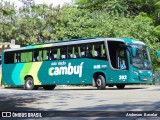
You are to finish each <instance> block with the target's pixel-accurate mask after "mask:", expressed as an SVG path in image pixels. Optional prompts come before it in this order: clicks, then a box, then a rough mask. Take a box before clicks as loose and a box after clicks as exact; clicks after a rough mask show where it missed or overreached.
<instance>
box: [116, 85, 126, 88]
mask: <svg viewBox="0 0 160 120" xmlns="http://www.w3.org/2000/svg"><path fill="white" fill-rule="evenodd" d="M116 87H117V88H118V89H124V87H125V85H116Z"/></svg>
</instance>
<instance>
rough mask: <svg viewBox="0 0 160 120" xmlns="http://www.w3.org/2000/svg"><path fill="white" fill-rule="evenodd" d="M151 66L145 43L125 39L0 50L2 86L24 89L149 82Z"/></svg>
mask: <svg viewBox="0 0 160 120" xmlns="http://www.w3.org/2000/svg"><path fill="white" fill-rule="evenodd" d="M151 83H152V65H151V58H150V53H149V48H148V47H147V45H146V44H145V43H144V42H141V41H137V40H133V39H128V38H87V39H74V40H68V41H59V42H45V43H40V44H35V45H30V46H26V47H22V48H17V49H8V50H4V51H3V53H2V85H4V86H5V87H7V86H24V88H25V89H27V90H32V89H37V88H38V87H43V88H44V89H46V90H53V89H54V88H55V86H56V85H92V86H95V87H97V88H98V89H105V88H106V86H109V87H111V86H116V87H117V88H118V89H123V88H124V87H125V85H131V84H151Z"/></svg>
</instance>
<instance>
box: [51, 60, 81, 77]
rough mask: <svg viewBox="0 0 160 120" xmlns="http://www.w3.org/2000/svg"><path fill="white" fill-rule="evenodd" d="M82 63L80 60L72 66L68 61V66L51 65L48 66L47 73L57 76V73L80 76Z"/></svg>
mask: <svg viewBox="0 0 160 120" xmlns="http://www.w3.org/2000/svg"><path fill="white" fill-rule="evenodd" d="M83 63H84V62H81V64H80V65H78V66H72V65H71V63H68V66H62V67H51V68H49V71H48V74H49V75H50V76H58V75H72V74H75V75H79V77H82V67H83Z"/></svg>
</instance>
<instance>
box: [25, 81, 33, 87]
mask: <svg viewBox="0 0 160 120" xmlns="http://www.w3.org/2000/svg"><path fill="white" fill-rule="evenodd" d="M32 85H33V82H32V80H27V83H26V86H27V88H31V87H32Z"/></svg>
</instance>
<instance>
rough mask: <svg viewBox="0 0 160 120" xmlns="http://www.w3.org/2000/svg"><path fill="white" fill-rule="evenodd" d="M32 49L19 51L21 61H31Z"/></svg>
mask: <svg viewBox="0 0 160 120" xmlns="http://www.w3.org/2000/svg"><path fill="white" fill-rule="evenodd" d="M32 55H33V53H32V51H25V52H21V53H20V58H21V62H32Z"/></svg>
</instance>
